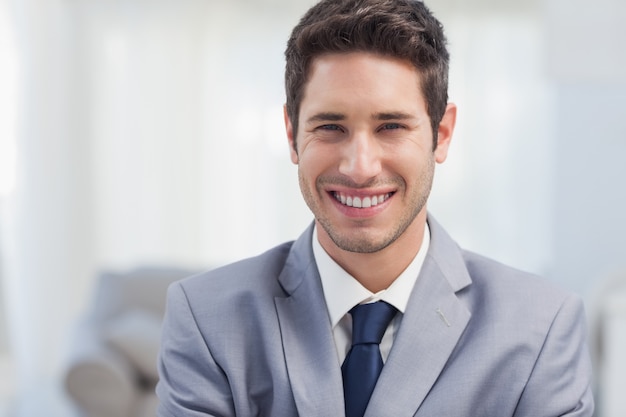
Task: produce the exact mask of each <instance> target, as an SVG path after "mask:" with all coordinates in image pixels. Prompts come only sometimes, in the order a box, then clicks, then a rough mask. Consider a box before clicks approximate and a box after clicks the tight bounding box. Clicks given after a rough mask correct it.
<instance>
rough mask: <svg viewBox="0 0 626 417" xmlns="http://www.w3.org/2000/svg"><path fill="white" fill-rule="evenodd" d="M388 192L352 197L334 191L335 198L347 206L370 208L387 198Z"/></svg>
mask: <svg viewBox="0 0 626 417" xmlns="http://www.w3.org/2000/svg"><path fill="white" fill-rule="evenodd" d="M389 196H390V194H381V195H378V196H372V197H363V198H361V197H352V196H346V195H345V194H342V193H335V199H336V200H337V201H339V202H340V203H341V204H343V205H346V206H348V207H356V208H370V207H374V206H377V205H379V204H381V203H383V202H384V201H385V200H387V198H389Z"/></svg>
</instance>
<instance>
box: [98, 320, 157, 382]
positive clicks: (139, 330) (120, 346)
mask: <svg viewBox="0 0 626 417" xmlns="http://www.w3.org/2000/svg"><path fill="white" fill-rule="evenodd" d="M103 334H104V339H105V341H106V342H107V343H109V344H110V345H111V346H112V347H113V348H114V349H116V350H118V351H119V352H120V353H122V354H123V355H124V356H126V357H127V358H128V360H129V361H130V362H131V363H132V364H133V365H134V366H135V367H136V368H137V370H138V371H139V373H140V375H141V376H143V377H144V378H146V379H147V380H148V381H151V382H156V381H157V380H158V378H159V376H158V371H157V358H158V355H159V345H160V342H161V318H160V317H159V316H157V315H156V314H154V313H149V312H145V311H140V310H131V311H129V312H127V313H124V314H122V315H120V316H118V317H116V318H114V319H112V320H111V321H110V322H109V323H107V325H106V326H105V328H104V333H103Z"/></svg>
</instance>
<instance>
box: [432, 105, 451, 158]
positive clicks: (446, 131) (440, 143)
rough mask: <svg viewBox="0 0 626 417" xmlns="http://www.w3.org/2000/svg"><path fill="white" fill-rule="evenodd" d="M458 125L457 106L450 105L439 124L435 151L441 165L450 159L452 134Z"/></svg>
mask: <svg viewBox="0 0 626 417" xmlns="http://www.w3.org/2000/svg"><path fill="white" fill-rule="evenodd" d="M455 124H456V104H453V103H448V105H447V106H446V111H445V113H444V114H443V117H442V118H441V123H439V129H438V136H437V148H436V149H435V161H437V163H439V164H441V163H443V162H444V161H445V160H446V158H447V157H448V148H449V146H450V141H452V133H453V132H454V125H455Z"/></svg>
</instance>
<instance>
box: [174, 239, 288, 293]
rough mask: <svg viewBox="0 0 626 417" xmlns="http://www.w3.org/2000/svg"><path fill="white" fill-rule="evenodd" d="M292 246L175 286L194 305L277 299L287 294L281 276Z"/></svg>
mask: <svg viewBox="0 0 626 417" xmlns="http://www.w3.org/2000/svg"><path fill="white" fill-rule="evenodd" d="M292 244H293V242H286V243H283V244H281V245H279V246H276V247H274V248H272V249H270V250H268V251H266V252H264V253H263V254H261V255H258V256H255V257H251V258H247V259H243V260H240V261H237V262H234V263H231V264H228V265H224V266H221V267H218V268H215V269H212V270H209V271H206V272H202V273H200V274H197V275H194V276H191V277H188V278H185V279H183V280H181V281H178V282H176V283H174V284H173V285H172V287H173V288H178V289H179V290H181V291H182V293H183V294H184V295H185V298H187V302H189V304H191V305H194V304H204V303H207V302H208V303H222V302H224V301H230V302H234V301H235V299H241V298H246V297H254V298H258V297H259V296H266V297H271V299H273V298H274V297H275V296H278V295H281V294H283V291H282V289H281V287H280V284H279V281H278V277H279V276H280V274H281V272H282V270H283V268H284V265H285V262H286V260H287V257H288V256H289V252H290V249H291V247H292ZM171 291H172V292H173V291H174V289H172V290H171Z"/></svg>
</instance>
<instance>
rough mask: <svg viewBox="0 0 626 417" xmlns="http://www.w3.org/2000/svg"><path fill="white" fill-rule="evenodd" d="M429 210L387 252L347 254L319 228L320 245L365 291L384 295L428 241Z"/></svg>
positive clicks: (414, 221) (383, 250) (386, 249)
mask: <svg viewBox="0 0 626 417" xmlns="http://www.w3.org/2000/svg"><path fill="white" fill-rule="evenodd" d="M425 225H426V210H424V211H423V213H420V214H418V216H417V217H416V218H415V219H414V220H413V223H412V224H411V225H410V226H409V227H408V228H407V229H406V230H405V231H404V233H403V234H402V235H401V236H400V237H398V239H396V240H395V241H394V242H393V243H391V244H390V245H389V246H387V247H386V248H384V249H382V250H380V251H377V252H373V253H356V252H348V251H345V250H343V249H341V248H339V247H338V246H336V245H335V244H334V242H333V241H332V240H331V239H330V237H329V236H328V235H327V234H326V232H325V231H324V230H323V229H322V228H321V227H318V228H317V230H318V239H319V241H320V244H321V245H322V247H323V248H324V250H326V252H327V253H328V254H329V255H330V257H331V258H333V260H334V261H335V262H337V263H338V264H339V265H340V266H341V267H342V268H343V269H344V270H346V271H347V272H348V273H349V274H350V275H352V276H353V277H354V278H355V279H356V280H357V281H359V283H360V284H361V285H363V287H365V288H367V289H368V290H369V291H371V292H373V293H377V292H379V291H382V290H384V289H386V288H389V286H390V285H391V284H392V283H393V282H394V281H395V279H396V278H397V277H398V276H399V275H400V274H401V273H402V272H403V271H404V270H405V269H406V268H407V267H408V266H409V264H410V263H411V262H412V261H413V259H414V258H415V256H416V255H417V253H418V252H419V250H420V248H421V247H422V242H423V240H424V228H425Z"/></svg>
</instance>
